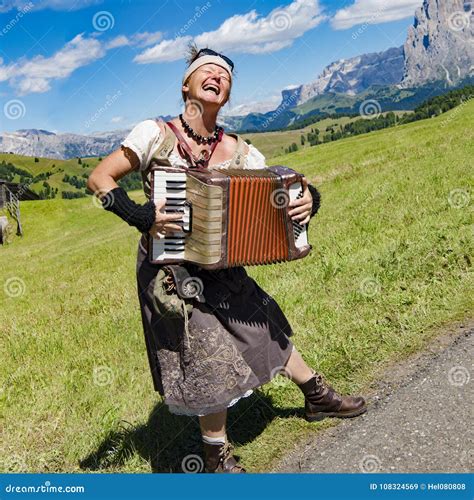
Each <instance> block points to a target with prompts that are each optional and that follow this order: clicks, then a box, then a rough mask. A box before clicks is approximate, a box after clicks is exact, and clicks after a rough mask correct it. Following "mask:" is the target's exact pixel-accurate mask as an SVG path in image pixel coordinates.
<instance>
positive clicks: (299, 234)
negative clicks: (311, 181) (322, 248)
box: [289, 182, 308, 248]
mask: <svg viewBox="0 0 474 500" xmlns="http://www.w3.org/2000/svg"><path fill="white" fill-rule="evenodd" d="M289 195H290V201H293V200H297V199H299V198H302V197H303V188H302V186H301V183H299V182H295V183H294V184H292V185H291V186H290V189H289ZM306 227H307V225H306V224H300V223H299V222H296V221H293V233H294V236H295V246H296V248H302V247H304V246H306V245H307V244H308V234H307V232H306Z"/></svg>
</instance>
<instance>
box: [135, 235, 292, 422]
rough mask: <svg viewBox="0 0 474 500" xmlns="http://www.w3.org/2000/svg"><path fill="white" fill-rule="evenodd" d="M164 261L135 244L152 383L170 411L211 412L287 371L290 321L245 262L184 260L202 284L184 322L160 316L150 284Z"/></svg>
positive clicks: (230, 403)
mask: <svg viewBox="0 0 474 500" xmlns="http://www.w3.org/2000/svg"><path fill="white" fill-rule="evenodd" d="M160 267H161V266H160V265H158V264H151V263H150V262H149V260H148V256H147V253H146V250H145V248H144V247H143V244H142V242H140V244H139V247H138V257H137V283H138V297H139V301H140V308H141V314H142V322H143V329H144V334H145V343H146V348H147V353H148V361H149V364H150V369H151V374H152V379H153V385H154V389H155V391H157V392H159V393H160V394H161V395H162V396H163V398H164V402H165V403H166V404H167V405H168V406H169V409H170V411H171V412H173V413H177V414H186V415H206V414H209V413H216V412H219V411H222V410H224V409H226V408H227V407H229V406H231V405H233V404H234V403H235V402H236V401H238V399H239V398H241V397H245V396H248V395H249V394H251V392H252V389H255V388H257V387H259V386H261V385H263V384H265V383H267V382H269V381H270V380H271V379H272V378H273V377H274V376H276V375H277V374H278V373H280V372H281V371H282V370H283V367H284V366H285V364H286V362H287V361H288V358H289V356H290V354H291V352H292V350H293V344H292V342H291V341H290V340H289V337H290V336H291V335H292V330H291V327H290V325H289V323H288V321H287V319H286V318H285V315H284V314H283V312H282V311H281V309H280V307H279V306H278V304H277V303H276V302H275V300H274V299H273V298H272V297H270V296H269V295H268V294H266V293H265V292H264V291H263V290H262V289H261V288H260V287H259V286H258V285H257V283H256V282H255V281H254V280H253V279H252V278H250V277H249V276H248V275H247V273H246V271H245V269H244V268H243V267H237V268H231V269H225V270H219V271H206V270H203V269H200V268H198V267H196V266H189V265H187V266H186V267H188V269H189V270H190V273H191V275H192V276H195V277H197V278H199V279H200V280H201V281H202V284H203V294H204V297H205V303H200V302H198V301H196V300H194V301H193V311H192V313H191V315H190V317H189V322H188V329H187V334H185V328H184V321H183V320H181V319H170V318H167V317H166V316H162V315H160V314H159V313H158V312H157V311H156V310H155V308H154V305H153V288H154V284H155V279H156V276H157V273H158V271H159V269H160Z"/></svg>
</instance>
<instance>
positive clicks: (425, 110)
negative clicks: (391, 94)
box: [285, 85, 474, 153]
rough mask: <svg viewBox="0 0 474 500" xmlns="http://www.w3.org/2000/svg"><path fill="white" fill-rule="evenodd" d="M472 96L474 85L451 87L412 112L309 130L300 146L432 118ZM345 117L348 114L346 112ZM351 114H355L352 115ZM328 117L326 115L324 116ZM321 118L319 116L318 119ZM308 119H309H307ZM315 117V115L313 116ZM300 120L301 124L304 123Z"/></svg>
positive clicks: (290, 148) (288, 149) (293, 149)
mask: <svg viewBox="0 0 474 500" xmlns="http://www.w3.org/2000/svg"><path fill="white" fill-rule="evenodd" d="M473 96H474V85H467V86H465V87H463V88H461V89H457V90H452V91H450V92H448V93H446V94H443V95H439V96H436V97H433V98H431V99H428V100H427V101H425V102H423V103H421V104H420V105H419V106H417V107H416V108H415V109H414V111H413V113H404V114H403V115H402V116H397V115H396V114H395V113H394V112H393V111H389V112H388V113H386V114H385V115H383V116H382V115H380V116H376V117H374V118H361V119H359V120H355V121H353V122H351V123H347V124H346V125H344V126H342V125H339V126H338V125H337V123H336V124H333V125H330V126H328V127H326V134H324V135H323V136H322V137H321V138H320V131H319V130H318V129H317V128H316V129H314V130H313V129H311V132H308V133H307V134H306V138H305V136H304V135H301V145H302V146H304V144H305V140H306V141H308V142H309V145H310V146H317V145H318V144H322V143H325V142H331V141H337V140H339V139H343V138H345V137H350V136H355V135H360V134H366V133H367V132H372V131H374V130H381V129H384V128H388V127H393V126H395V125H402V124H405V123H411V122H415V121H418V120H425V119H427V118H433V117H435V116H438V115H440V114H442V113H445V112H446V111H449V110H450V109H453V108H455V107H456V106H459V105H460V104H462V103H463V102H466V101H468V100H469V99H471V98H472V97H473ZM345 116H347V115H345ZM351 116H352V117H354V116H358V115H351ZM329 117H332V118H335V117H336V115H329ZM325 118H328V116H325ZM322 119H323V118H320V117H318V120H317V121H320V120H322ZM308 120H309V118H308ZM313 120H314V118H313ZM303 122H304V121H302V122H301V123H303ZM312 123H315V122H314V121H313V122H312ZM300 126H301V125H300V122H298V128H299V127H300ZM293 128H295V127H294V126H292V127H288V128H287V129H286V130H290V129H293ZM297 150H298V146H297V145H296V144H295V143H292V144H291V145H290V146H289V147H288V148H285V153H292V152H294V151H297Z"/></svg>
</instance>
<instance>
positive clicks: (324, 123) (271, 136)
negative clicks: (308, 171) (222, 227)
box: [242, 111, 409, 159]
mask: <svg viewBox="0 0 474 500" xmlns="http://www.w3.org/2000/svg"><path fill="white" fill-rule="evenodd" d="M404 113H409V111H405V112H401V111H399V112H395V114H397V115H402V114H404ZM385 115H386V113H381V114H380V116H385ZM360 119H361V117H360V116H356V117H349V116H341V117H338V118H325V119H323V120H321V121H318V122H316V123H313V124H311V125H308V126H306V127H303V128H300V129H297V130H282V131H277V132H255V133H246V134H242V137H243V138H244V139H248V140H250V142H251V143H252V144H253V145H254V146H255V147H256V148H257V149H258V150H259V151H261V152H262V154H263V155H264V156H265V157H266V158H267V159H272V158H274V157H275V156H279V155H282V154H283V153H284V151H285V148H287V147H288V146H290V145H291V144H292V143H295V144H297V146H298V148H299V149H306V148H310V147H311V146H310V144H309V141H307V140H306V141H305V144H304V145H302V144H301V135H304V136H305V137H306V134H307V133H308V132H310V131H311V130H316V129H317V130H319V132H320V137H323V135H324V134H325V133H326V129H328V128H329V127H333V128H334V129H337V128H338V127H341V126H342V127H343V126H344V125H346V124H348V123H354V122H355V121H357V120H360ZM369 119H370V118H368V120H369Z"/></svg>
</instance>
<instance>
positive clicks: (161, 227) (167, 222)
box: [149, 199, 183, 239]
mask: <svg viewBox="0 0 474 500" xmlns="http://www.w3.org/2000/svg"><path fill="white" fill-rule="evenodd" d="M165 204H166V200H164V199H163V200H157V202H156V203H155V206H156V215H155V222H154V224H153V226H151V228H150V231H149V233H150V234H151V235H152V236H153V238H157V239H160V238H163V237H164V236H165V235H167V234H170V233H175V232H177V231H182V227H181V226H179V225H178V224H174V223H173V222H176V221H179V222H183V216H182V214H167V213H165V212H162V209H163V208H164V207H165Z"/></svg>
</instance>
